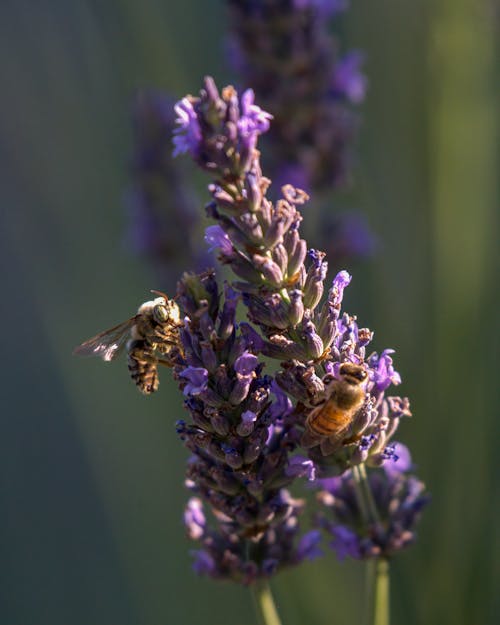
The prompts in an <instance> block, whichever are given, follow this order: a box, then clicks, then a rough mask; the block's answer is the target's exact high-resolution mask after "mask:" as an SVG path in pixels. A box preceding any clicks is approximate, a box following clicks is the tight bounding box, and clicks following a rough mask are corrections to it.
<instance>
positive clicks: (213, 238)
mask: <svg viewBox="0 0 500 625" xmlns="http://www.w3.org/2000/svg"><path fill="white" fill-rule="evenodd" d="M205 241H206V242H207V244H208V246H209V248H208V251H209V252H213V251H214V250H216V249H220V251H221V252H222V253H223V254H226V255H228V256H229V255H231V254H232V253H233V245H232V243H231V239H230V238H229V237H228V236H227V234H226V233H225V232H224V230H223V229H222V228H221V227H220V226H208V228H206V230H205Z"/></svg>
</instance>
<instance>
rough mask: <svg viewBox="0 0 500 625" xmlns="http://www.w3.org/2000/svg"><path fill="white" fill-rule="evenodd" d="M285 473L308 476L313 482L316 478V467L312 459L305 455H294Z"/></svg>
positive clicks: (294, 475) (290, 475)
mask: <svg viewBox="0 0 500 625" xmlns="http://www.w3.org/2000/svg"><path fill="white" fill-rule="evenodd" d="M285 473H286V474H287V475H288V476H289V477H307V479H308V480H309V481H310V482H312V481H314V479H315V478H316V467H315V465H314V462H313V461H312V460H308V459H307V458H304V456H294V457H293V458H291V459H290V462H289V463H288V466H287V468H286V469H285Z"/></svg>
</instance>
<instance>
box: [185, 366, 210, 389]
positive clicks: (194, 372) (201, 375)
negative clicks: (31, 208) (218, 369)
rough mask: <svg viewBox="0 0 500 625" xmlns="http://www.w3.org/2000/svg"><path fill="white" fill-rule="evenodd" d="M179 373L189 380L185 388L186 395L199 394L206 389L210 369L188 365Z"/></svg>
mask: <svg viewBox="0 0 500 625" xmlns="http://www.w3.org/2000/svg"><path fill="white" fill-rule="evenodd" d="M179 375H180V377H181V378H183V379H184V380H187V384H186V385H185V386H184V388H183V393H184V395H199V394H200V393H202V392H203V391H204V390H206V388H207V384H208V371H207V370H206V369H204V368H203V367H187V368H186V369H185V370H184V371H183V372H182V373H180V374H179Z"/></svg>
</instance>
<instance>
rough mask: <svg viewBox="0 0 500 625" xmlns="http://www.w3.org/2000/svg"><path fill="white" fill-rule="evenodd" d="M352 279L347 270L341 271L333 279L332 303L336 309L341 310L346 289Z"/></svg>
mask: <svg viewBox="0 0 500 625" xmlns="http://www.w3.org/2000/svg"><path fill="white" fill-rule="evenodd" d="M351 279H352V278H351V276H350V275H349V274H348V273H347V271H345V270H343V271H340V272H339V273H338V274H337V275H336V276H335V278H334V279H333V284H332V288H331V290H330V301H331V303H332V304H333V306H334V307H335V308H340V304H341V303H342V298H343V297H344V289H345V288H346V286H347V285H348V284H349V283H350V282H351Z"/></svg>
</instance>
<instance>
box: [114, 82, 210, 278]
mask: <svg viewBox="0 0 500 625" xmlns="http://www.w3.org/2000/svg"><path fill="white" fill-rule="evenodd" d="M173 105H174V102H173V101H172V99H171V98H170V97H169V96H168V95H165V94H162V93H160V92H141V93H139V94H138V95H137V97H136V99H135V102H134V107H133V125H134V137H135V147H134V154H133V159H132V173H133V178H134V183H133V187H132V189H131V190H130V191H129V192H128V193H127V196H126V203H127V208H128V212H129V231H128V237H127V239H128V241H127V243H128V245H129V246H130V247H131V248H132V249H133V250H135V251H136V253H138V254H140V255H142V256H145V257H146V258H147V259H148V260H149V261H150V262H151V263H152V265H153V267H154V269H155V271H156V272H157V273H158V278H159V279H160V280H161V282H162V283H163V284H164V285H166V287H168V285H171V286H174V285H175V283H176V281H177V277H178V276H179V274H180V273H181V272H182V271H184V270H185V269H186V266H190V265H191V264H193V268H196V269H202V268H204V267H205V266H206V265H207V262H208V258H207V256H208V255H207V254H202V255H200V254H199V253H198V252H197V250H198V249H199V246H197V245H196V236H195V235H196V229H197V225H198V223H199V221H200V218H199V212H198V209H197V204H198V202H197V200H196V198H195V197H194V196H193V195H192V194H191V193H190V191H189V187H188V185H186V184H185V182H186V181H185V179H184V178H185V177H184V174H183V171H182V167H181V166H180V164H179V163H178V162H175V161H174V160H173V158H172V152H171V147H170V146H171V138H170V137H171V134H172V131H173V128H174V126H175V115H174V111H173ZM179 232H182V233H183V236H182V237H180V236H179Z"/></svg>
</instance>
